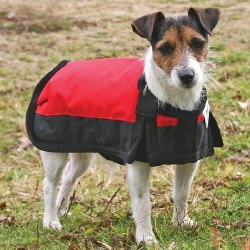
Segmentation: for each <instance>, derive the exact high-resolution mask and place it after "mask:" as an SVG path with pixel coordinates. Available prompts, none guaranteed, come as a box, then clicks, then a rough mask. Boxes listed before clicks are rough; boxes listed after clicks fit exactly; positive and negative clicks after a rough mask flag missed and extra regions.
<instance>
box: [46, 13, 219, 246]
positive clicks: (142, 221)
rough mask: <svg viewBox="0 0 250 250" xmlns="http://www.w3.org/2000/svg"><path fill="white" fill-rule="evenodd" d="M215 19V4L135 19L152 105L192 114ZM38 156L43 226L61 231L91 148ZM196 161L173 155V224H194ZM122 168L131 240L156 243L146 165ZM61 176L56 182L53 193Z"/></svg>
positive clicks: (202, 82)
mask: <svg viewBox="0 0 250 250" xmlns="http://www.w3.org/2000/svg"><path fill="white" fill-rule="evenodd" d="M219 18H220V11H219V9H216V8H206V9H197V8H190V9H189V10H188V14H187V15H181V16H173V17H172V16H170V17H165V16H164V14H163V13H162V12H156V13H152V14H149V15H145V16H142V17H139V18H137V19H135V20H134V21H133V22H132V30H133V31H134V32H135V33H136V34H137V35H139V36H140V37H142V38H145V39H147V40H148V41H149V42H150V48H149V49H148V51H147V52H146V56H145V60H144V70H143V73H144V78H145V82H146V85H145V86H144V87H143V88H144V90H143V91H142V93H144V91H147V90H149V91H150V92H151V93H152V96H153V97H154V98H156V100H157V105H158V106H159V107H160V106H161V107H163V109H164V107H165V105H170V106H171V107H172V109H173V110H174V109H178V110H184V112H185V114H189V113H188V112H191V113H192V112H193V110H195V109H196V107H197V105H199V103H200V102H201V100H202V98H203V95H204V85H205V84H206V80H207V79H206V57H207V54H208V36H209V35H211V33H212V31H213V29H214V28H215V26H216V25H217V22H218V20H219ZM142 98H143V94H142ZM150 107H151V106H150ZM203 108H204V110H205V109H206V110H205V112H203V115H202V117H203V118H202V120H205V122H206V123H207V124H206V126H205V128H207V127H208V120H209V119H211V116H210V118H209V106H208V104H207V102H206V105H205V107H203ZM191 113H190V114H191ZM173 119H175V118H173ZM190 131H191V130H190ZM187 136H188V135H187ZM213 140H215V139H214V138H213ZM180 144H181V143H180ZM179 146H180V145H179ZM210 155H211V154H210ZM205 156H207V155H205ZM203 157H204V156H203ZM203 157H200V158H203ZM41 159H42V163H43V167H44V169H45V174H46V176H45V179H44V189H43V191H44V202H45V212H44V218H43V225H44V227H47V228H53V229H56V230H60V229H61V228H62V226H61V224H60V221H59V217H60V216H62V215H64V214H66V213H67V210H68V207H69V200H70V195H71V193H72V190H73V189H74V186H75V184H76V182H77V180H78V178H79V177H80V176H82V175H83V174H84V172H85V171H86V170H87V169H88V168H89V167H90V166H91V165H92V164H93V161H94V153H93V152H91V150H89V151H86V152H73V153H70V151H69V152H46V151H44V150H42V151H41ZM199 162H200V159H198V160H197V159H196V158H195V160H194V161H188V162H185V161H184V162H182V164H179V161H178V160H177V163H178V164H177V165H176V170H175V179H174V192H173V201H174V211H173V223H174V224H175V225H181V226H191V227H192V226H195V225H196V222H195V221H193V220H192V219H191V218H190V217H189V215H188V197H189V193H190V189H191V184H192V181H193V178H194V175H195V172H196V170H197V168H198V166H199ZM160 163H161V162H160ZM154 165H155V164H154ZM126 171H127V182H128V190H129V193H130V197H131V200H132V202H131V203H132V213H133V219H134V221H135V224H136V242H137V243H138V244H139V243H140V242H145V243H146V244H152V243H157V240H156V237H155V235H154V232H153V229H152V224H151V219H150V216H151V205H150V195H149V185H148V181H149V173H150V165H149V164H148V163H147V162H142V161H134V162H128V163H127V164H126ZM60 180H61V187H60V190H59V192H58V194H57V191H56V189H57V185H58V183H59V182H60Z"/></svg>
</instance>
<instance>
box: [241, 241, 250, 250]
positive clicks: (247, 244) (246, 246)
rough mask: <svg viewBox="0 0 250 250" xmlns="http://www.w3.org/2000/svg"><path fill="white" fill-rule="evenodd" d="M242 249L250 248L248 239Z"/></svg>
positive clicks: (247, 249)
mask: <svg viewBox="0 0 250 250" xmlns="http://www.w3.org/2000/svg"><path fill="white" fill-rule="evenodd" d="M242 250H250V241H247V242H246V244H245V245H244V247H243V248H242Z"/></svg>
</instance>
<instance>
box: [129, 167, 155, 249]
mask: <svg viewBox="0 0 250 250" xmlns="http://www.w3.org/2000/svg"><path fill="white" fill-rule="evenodd" d="M149 172H150V166H149V165H148V164H146V163H142V162H134V163H133V164H127V179H128V189H129V193H130V197H131V203H132V212H133V218H134V221H135V224H136V242H137V244H139V243H140V242H142V241H144V242H145V243H146V244H151V243H156V242H157V241H156V238H155V235H154V233H153V230H152V224H151V203H150V195H149V183H148V179H149Z"/></svg>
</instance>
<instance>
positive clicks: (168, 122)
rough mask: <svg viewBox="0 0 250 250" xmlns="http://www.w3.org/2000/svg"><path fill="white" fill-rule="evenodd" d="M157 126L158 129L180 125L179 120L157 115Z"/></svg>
mask: <svg viewBox="0 0 250 250" xmlns="http://www.w3.org/2000/svg"><path fill="white" fill-rule="evenodd" d="M156 124H157V127H170V126H177V125H178V119H177V118H174V117H168V116H163V115H157V117H156Z"/></svg>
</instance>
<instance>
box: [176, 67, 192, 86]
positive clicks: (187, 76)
mask: <svg viewBox="0 0 250 250" xmlns="http://www.w3.org/2000/svg"><path fill="white" fill-rule="evenodd" d="M178 75H179V78H180V80H181V81H182V83H184V84H185V85H186V86H187V87H191V86H193V83H192V81H193V79H194V71H193V70H192V69H183V70H180V71H179V72H178Z"/></svg>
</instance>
